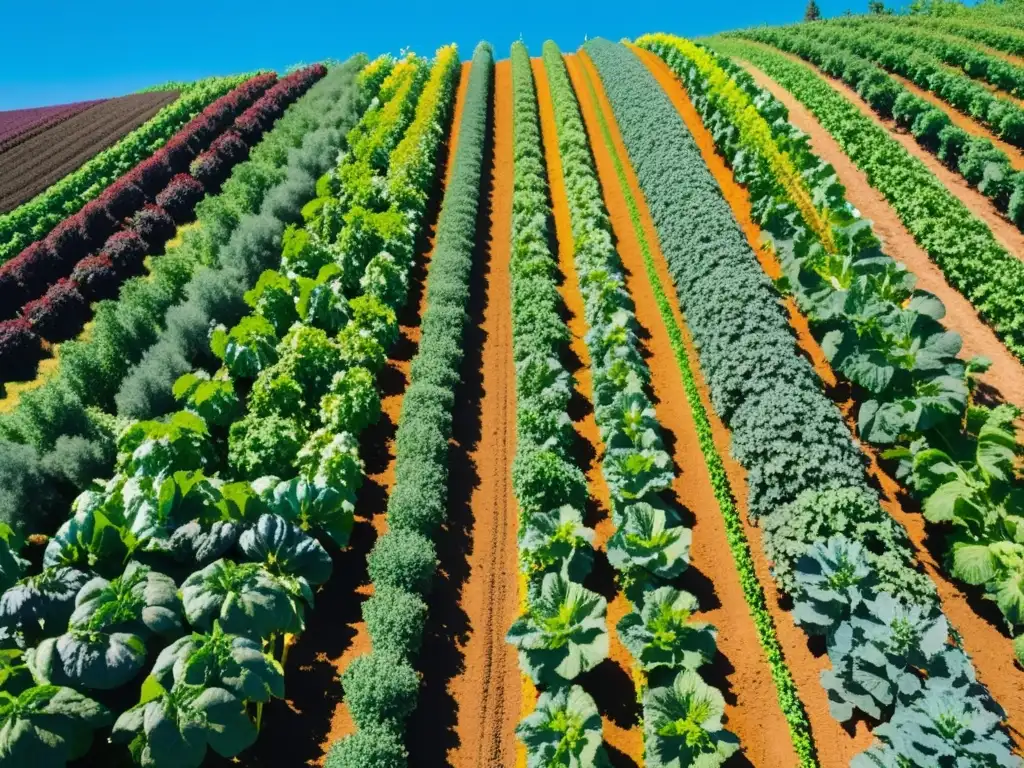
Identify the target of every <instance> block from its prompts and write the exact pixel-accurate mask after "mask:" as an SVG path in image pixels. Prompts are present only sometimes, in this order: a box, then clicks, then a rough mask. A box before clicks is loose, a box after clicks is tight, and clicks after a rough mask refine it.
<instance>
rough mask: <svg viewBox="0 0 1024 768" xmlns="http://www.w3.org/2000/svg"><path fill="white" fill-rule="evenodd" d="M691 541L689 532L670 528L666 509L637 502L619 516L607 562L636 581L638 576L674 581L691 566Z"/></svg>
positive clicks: (675, 527)
mask: <svg viewBox="0 0 1024 768" xmlns="http://www.w3.org/2000/svg"><path fill="white" fill-rule="evenodd" d="M691 539H692V532H691V531H690V529H689V528H685V527H683V526H681V525H670V524H669V520H668V513H667V512H666V511H665V509H663V508H662V507H656V506H653V505H651V504H647V503H645V502H637V503H635V504H630V505H628V506H626V507H624V508H623V510H622V512H621V514H620V521H619V526H618V528H616V530H615V533H613V534H612V536H611V538H610V539H609V540H608V547H607V549H608V562H609V563H611V565H612V567H613V568H615V569H616V570H618V571H621V572H623V573H626V574H630V575H631V576H633V577H634V578H635V577H636V576H637V575H638V572H639V573H646V574H650V575H652V576H657V577H659V578H662V579H674V578H675V577H676V576H678V575H679V574H681V573H682V572H683V571H684V570H686V567H687V565H689V562H690V541H691Z"/></svg>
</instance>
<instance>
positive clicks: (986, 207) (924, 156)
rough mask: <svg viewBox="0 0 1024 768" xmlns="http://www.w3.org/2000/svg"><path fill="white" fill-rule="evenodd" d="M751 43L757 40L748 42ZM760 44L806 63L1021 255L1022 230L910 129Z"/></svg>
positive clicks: (1023, 245) (1023, 244) (1023, 254)
mask: <svg viewBox="0 0 1024 768" xmlns="http://www.w3.org/2000/svg"><path fill="white" fill-rule="evenodd" d="M751 45H761V44H760V43H751ZM763 47H764V48H765V49H766V50H770V51H772V52H773V53H777V54H779V55H781V56H785V57H786V58H788V59H789V60H790V61H792V62H794V63H796V64H800V65H802V66H804V67H807V68H808V69H810V70H812V71H813V72H814V73H815V74H816V75H818V76H819V77H820V78H821V79H822V80H824V81H825V82H827V83H828V84H829V85H831V86H832V87H833V88H834V89H835V90H837V91H838V92H839V93H841V94H842V95H843V96H845V97H846V99H847V100H848V101H849V102H850V103H851V104H853V105H854V106H855V107H856V108H857V109H858V110H859V111H860V113H861V114H862V115H864V116H865V117H867V118H869V119H871V120H873V121H874V122H875V123H876V124H878V125H879V126H880V127H881V128H883V129H884V130H886V131H887V132H888V133H889V135H890V136H891V137H892V138H893V139H895V140H896V141H898V142H899V143H900V144H901V145H902V147H903V148H904V149H905V150H906V151H907V152H908V153H909V154H910V155H911V156H912V157H915V158H917V159H918V160H920V161H921V162H922V163H923V164H924V166H925V167H926V168H927V169H928V170H929V171H931V172H932V174H933V175H934V176H935V177H936V178H937V179H938V180H939V181H940V182H941V183H942V186H944V187H945V188H946V189H947V190H949V192H950V194H952V195H953V196H954V197H956V198H957V199H958V200H959V201H960V202H961V203H963V204H964V206H965V207H966V208H967V210H969V211H970V212H971V213H972V214H974V215H975V216H977V217H978V218H979V219H981V220H982V221H983V222H985V225H986V226H987V227H988V228H989V229H990V230H992V234H993V236H994V237H995V239H996V241H997V242H998V243H999V244H1000V245H1001V246H1002V247H1003V248H1005V249H1006V250H1007V251H1008V252H1009V253H1011V254H1013V255H1014V256H1016V257H1017V258H1018V259H1024V232H1021V231H1020V230H1019V229H1017V227H1016V226H1015V225H1014V224H1013V222H1011V221H1010V220H1009V219H1007V218H1006V217H1005V216H1003V214H1002V213H1000V212H999V209H997V208H996V207H995V205H993V204H992V201H991V200H989V199H988V198H987V197H985V196H984V195H983V194H981V192H979V191H978V190H977V189H975V188H974V187H972V186H971V185H970V184H968V183H967V181H966V180H965V179H964V177H963V176H961V175H960V174H959V173H956V172H955V171H951V170H950V169H949V168H947V167H946V166H945V165H943V164H942V162H941V161H940V160H939V159H938V158H937V157H936V156H935V155H933V154H932V153H931V152H929V151H928V150H926V149H925V148H924V147H922V146H921V145H920V144H918V143H917V141H915V139H914V137H913V136H912V135H911V134H910V133H908V132H906V131H904V130H902V129H901V128H899V127H898V126H897V125H896V123H895V122H894V121H893V120H883V119H882V118H880V117H879V116H878V115H877V114H875V112H874V110H873V109H871V107H870V106H869V105H868V103H867V102H866V101H864V99H862V98H861V97H860V96H859V95H858V94H857V92H856V91H855V90H854V89H853V88H851V87H850V86H848V85H847V84H846V83H844V82H843V81H842V80H839V79H837V78H833V77H830V76H829V75H826V74H825V73H824V72H822V71H821V70H820V69H818V68H817V67H815V66H814V65H813V64H809V63H808V62H806V61H804V60H803V59H801V58H800V57H799V56H795V55H793V54H791V53H786V52H785V51H780V50H778V49H776V48H770V47H769V46H763Z"/></svg>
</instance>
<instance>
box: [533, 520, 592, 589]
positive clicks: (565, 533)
mask: <svg viewBox="0 0 1024 768" xmlns="http://www.w3.org/2000/svg"><path fill="white" fill-rule="evenodd" d="M593 559H594V531H593V530H591V529H590V528H587V527H586V526H585V525H584V524H583V515H582V513H581V512H580V511H579V510H577V509H574V508H573V507H570V506H568V505H563V506H561V507H558V508H557V509H553V510H549V511H545V510H541V511H538V512H535V513H534V514H532V515H530V517H529V520H528V521H527V522H526V525H525V527H524V529H523V531H522V532H521V534H520V536H519V561H520V564H521V567H522V569H523V570H524V571H525V572H526V573H527V575H528V576H529V577H530V579H531V580H532V581H540V580H541V579H543V577H544V576H545V575H546V574H548V573H552V572H555V573H561V574H562V575H563V576H565V577H566V578H567V579H569V580H570V581H575V582H578V583H582V582H583V579H584V578H586V576H587V574H589V573H590V569H591V566H592V564H593Z"/></svg>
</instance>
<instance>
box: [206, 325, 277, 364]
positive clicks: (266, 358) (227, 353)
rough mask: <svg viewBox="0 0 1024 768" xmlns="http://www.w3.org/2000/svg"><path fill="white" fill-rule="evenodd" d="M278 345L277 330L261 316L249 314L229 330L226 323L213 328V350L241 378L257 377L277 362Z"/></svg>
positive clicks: (211, 333) (211, 337) (211, 336)
mask: <svg viewBox="0 0 1024 768" xmlns="http://www.w3.org/2000/svg"><path fill="white" fill-rule="evenodd" d="M276 345H277V331H276V330H275V329H274V326H273V325H271V323H270V321H269V320H267V319H266V318H265V317H262V316H261V315H246V316H245V317H243V318H242V319H241V320H239V321H238V324H237V325H235V326H234V327H233V328H232V329H231V330H230V331H229V330H227V329H226V328H225V327H224V326H223V325H218V326H215V327H214V328H213V329H212V330H211V331H210V350H211V351H212V352H213V354H215V355H216V356H217V357H219V358H220V359H221V360H223V361H224V365H225V366H226V367H227V369H228V371H229V372H230V373H231V375H232V376H235V377H237V378H240V379H254V378H256V376H258V375H259V374H260V372H261V371H263V370H265V369H267V368H269V367H270V366H271V365H273V364H274V363H276V362H277V357H278V356H277V350H276V349H275V347H276Z"/></svg>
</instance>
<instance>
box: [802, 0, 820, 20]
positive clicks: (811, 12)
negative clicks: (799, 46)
mask: <svg viewBox="0 0 1024 768" xmlns="http://www.w3.org/2000/svg"><path fill="white" fill-rule="evenodd" d="M820 18H821V9H820V8H818V4H817V3H816V2H814V0H807V10H806V11H804V21H818V19H820Z"/></svg>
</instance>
